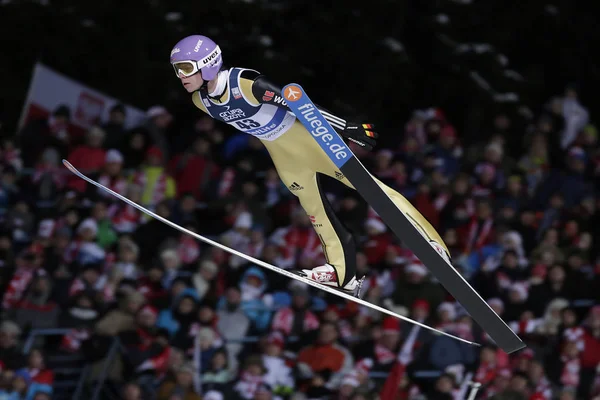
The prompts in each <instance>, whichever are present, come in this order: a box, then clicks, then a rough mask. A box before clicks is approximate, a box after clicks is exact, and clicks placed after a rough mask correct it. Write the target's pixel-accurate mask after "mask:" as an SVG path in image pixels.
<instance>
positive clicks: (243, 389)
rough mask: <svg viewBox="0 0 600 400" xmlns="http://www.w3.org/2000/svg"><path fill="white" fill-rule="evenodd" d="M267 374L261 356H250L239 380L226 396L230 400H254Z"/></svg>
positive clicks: (245, 362)
mask: <svg viewBox="0 0 600 400" xmlns="http://www.w3.org/2000/svg"><path fill="white" fill-rule="evenodd" d="M265 373H266V370H265V367H264V364H263V362H262V359H261V358H260V356H250V357H248V358H246V359H245V360H244V364H243V367H242V370H241V372H240V376H239V380H238V381H237V382H235V384H234V386H233V390H232V391H231V393H230V394H229V395H227V396H226V398H228V399H230V398H231V399H236V400H237V399H240V400H242V399H253V398H255V395H256V394H257V392H258V391H259V389H260V388H261V386H262V385H264V375H265Z"/></svg>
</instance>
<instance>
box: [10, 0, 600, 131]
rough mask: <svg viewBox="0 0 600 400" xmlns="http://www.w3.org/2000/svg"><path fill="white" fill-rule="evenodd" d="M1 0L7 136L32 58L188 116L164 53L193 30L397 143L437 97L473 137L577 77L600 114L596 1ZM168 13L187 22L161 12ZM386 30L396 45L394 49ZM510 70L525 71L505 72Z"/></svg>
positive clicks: (234, 58) (243, 63)
mask: <svg viewBox="0 0 600 400" xmlns="http://www.w3.org/2000/svg"><path fill="white" fill-rule="evenodd" d="M4 3H7V4H4V5H0V43H1V48H2V53H1V54H2V55H1V56H0V90H1V93H2V96H1V97H0V101H1V104H0V107H2V109H3V114H4V117H3V118H4V120H5V124H6V126H7V129H5V131H7V133H10V132H11V129H14V126H15V125H16V122H17V120H18V117H19V114H20V111H21V107H22V105H23V101H24V99H25V95H26V92H27V87H28V84H29V80H30V77H31V72H32V68H33V65H34V64H35V62H36V61H38V60H39V61H42V62H43V63H45V64H47V65H48V66H50V67H52V68H54V69H56V70H58V71H59V72H62V73H64V74H66V75H69V76H71V77H73V78H75V79H77V80H80V81H82V82H85V83H87V84H88V85H90V86H92V87H94V88H95V89H98V90H100V91H103V92H105V93H107V94H109V95H111V96H114V97H117V98H121V99H122V100H123V101H125V102H128V103H131V104H133V105H136V106H138V107H141V108H144V109H145V108H147V107H149V106H151V105H153V104H164V105H165V106H167V107H169V108H170V109H171V110H172V111H174V112H175V113H176V114H179V115H180V116H181V117H185V116H186V115H192V113H195V110H194V109H193V107H192V106H191V103H190V102H189V97H188V96H187V95H186V93H185V92H184V91H183V90H181V88H180V86H179V84H178V82H177V80H176V79H175V77H174V76H173V73H172V69H171V67H170V66H169V64H168V57H169V53H170V50H171V48H172V46H173V45H174V44H175V43H176V42H177V41H178V40H179V39H181V38H182V37H184V36H187V35H190V34H195V33H200V34H205V35H207V36H211V37H212V38H214V39H215V40H216V41H217V42H218V43H219V44H220V46H221V48H222V49H223V51H224V58H225V62H226V63H227V64H228V65H230V66H240V67H246V68H252V69H256V70H259V71H261V72H263V73H265V74H267V75H269V76H270V77H271V78H272V79H274V80H275V81H278V82H279V83H281V84H282V85H284V84H286V83H289V82H292V81H295V82H299V83H301V84H302V85H303V86H304V87H305V88H306V90H307V91H308V92H309V94H310V95H311V97H312V98H313V99H314V100H315V101H316V102H318V103H320V104H323V105H324V106H326V107H328V108H330V109H331V110H332V111H334V112H337V113H339V114H340V115H343V116H345V117H347V118H349V119H353V120H358V119H368V120H369V121H370V122H375V123H377V124H379V125H380V126H382V128H383V133H384V136H385V138H386V139H384V140H389V141H393V140H396V138H398V134H400V133H401V129H402V126H403V125H404V123H405V121H406V118H407V116H408V115H409V113H410V112H411V111H412V110H414V109H415V108H419V107H430V106H439V107H441V108H443V109H444V110H446V113H447V114H448V115H449V117H450V119H451V121H452V122H453V124H455V125H456V126H457V127H458V128H459V131H460V132H461V136H463V137H464V138H465V140H469V138H476V137H478V135H480V132H482V131H484V130H485V124H486V123H488V122H489V121H490V117H491V116H493V115H494V113H497V112H507V113H509V114H510V115H514V116H515V118H516V119H520V117H516V116H517V115H519V114H518V112H517V110H519V108H520V107H523V106H527V107H530V108H531V109H532V110H533V111H534V112H536V111H537V108H538V107H539V106H540V105H541V103H542V102H543V101H545V100H547V99H548V98H549V96H551V95H558V94H560V93H561V92H562V90H563V88H564V87H565V85H566V84H568V83H577V84H578V85H579V88H580V90H581V96H582V99H583V103H584V105H586V106H587V107H588V108H590V111H591V113H592V117H593V116H594V115H597V114H598V112H599V111H600V104H599V103H600V102H599V100H598V99H597V96H596V94H597V93H598V89H599V87H598V86H599V83H598V82H599V80H600V69H599V65H598V61H597V59H598V57H597V54H596V53H597V51H598V48H600V33H599V29H598V26H597V25H596V18H595V16H596V15H600V13H599V12H598V8H599V7H600V6H599V5H597V4H594V3H593V2H589V3H587V4H586V3H584V2H582V1H567V0H553V1H552V2H546V1H539V0H531V1H527V2H522V1H512V0H485V1H482V0H473V2H472V3H471V4H463V1H462V0H438V1H429V0H411V1H391V0H372V1H369V2H364V1H357V0H346V1H341V0H335V1H331V2H327V4H320V3H325V2H316V1H314V0H313V1H308V0H288V1H280V0H276V1H258V0H254V1H253V2H251V3H247V2H244V1H214V2H209V1H190V2H167V1H161V0H150V1H148V0H146V1H142V0H126V1H124V0H121V1H115V0H103V1H80V0H63V1H52V0H48V3H49V4H48V5H41V4H40V2H39V1H15V0H13V1H11V2H7V1H6V0H4ZM167 4H169V5H167ZM168 13H179V15H180V16H181V18H180V19H179V20H177V21H167V20H166V19H165V16H166V15H167V14H168ZM440 21H441V22H440ZM444 21H446V22H445V23H444ZM390 39H393V40H395V41H397V43H400V44H401V47H400V49H401V50H400V51H394V50H393V48H392V47H390V45H389V42H390V41H391V40H390ZM473 43H480V44H489V45H491V47H488V50H486V51H485V52H483V53H476V52H473V51H465V49H466V47H465V46H463V47H461V46H460V45H461V44H473ZM502 59H504V60H508V62H507V63H505V64H504V65H503V63H501V62H500V60H502ZM507 69H508V70H513V71H516V72H517V73H518V74H520V76H521V77H522V79H518V80H515V79H514V78H511V77H510V76H514V74H513V75H510V74H509V76H507V75H506V73H505V72H506V70H507ZM473 71H477V73H478V74H479V76H481V77H482V78H483V79H485V81H487V82H488V83H489V85H491V87H492V88H493V90H494V91H495V92H497V93H506V92H514V93H516V94H518V96H519V101H517V102H516V103H499V102H496V101H494V99H493V96H492V95H491V94H490V93H489V91H486V90H483V89H482V88H481V87H480V86H478V85H477V84H476V83H475V82H474V80H473V79H472V78H471V77H470V73H471V72H473Z"/></svg>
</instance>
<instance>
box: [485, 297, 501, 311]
mask: <svg viewBox="0 0 600 400" xmlns="http://www.w3.org/2000/svg"><path fill="white" fill-rule="evenodd" d="M487 303H488V304H489V305H490V306H496V307H500V308H502V309H503V310H504V302H503V301H502V300H500V299H499V298H498V297H494V298H492V299H489V300H488V301H487Z"/></svg>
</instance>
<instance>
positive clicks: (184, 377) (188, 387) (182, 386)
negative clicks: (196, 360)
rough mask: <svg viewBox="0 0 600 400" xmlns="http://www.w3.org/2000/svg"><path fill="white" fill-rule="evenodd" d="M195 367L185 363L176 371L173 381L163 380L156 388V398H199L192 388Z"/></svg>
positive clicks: (186, 399) (183, 399)
mask: <svg viewBox="0 0 600 400" xmlns="http://www.w3.org/2000/svg"><path fill="white" fill-rule="evenodd" d="M196 374H197V371H196V370H195V368H193V367H191V366H189V365H185V366H183V367H181V368H180V369H179V371H177V378H176V381H175V382H165V383H163V384H162V385H161V386H160V388H159V389H158V397H157V398H158V400H171V399H173V398H174V397H175V398H179V399H182V400H201V399H202V397H201V396H200V395H198V394H197V393H196V392H195V390H194V388H193V381H194V376H195V375H196Z"/></svg>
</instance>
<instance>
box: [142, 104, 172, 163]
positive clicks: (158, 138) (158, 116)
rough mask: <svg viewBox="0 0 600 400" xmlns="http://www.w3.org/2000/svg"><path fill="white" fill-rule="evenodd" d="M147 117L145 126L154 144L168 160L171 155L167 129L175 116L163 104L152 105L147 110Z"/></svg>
mask: <svg viewBox="0 0 600 400" xmlns="http://www.w3.org/2000/svg"><path fill="white" fill-rule="evenodd" d="M146 118H147V119H148V120H147V121H146V123H145V124H144V128H145V129H146V130H147V132H148V134H149V136H150V138H152V142H153V143H154V146H156V147H157V148H158V149H159V150H160V153H161V154H162V155H163V156H164V158H165V160H168V159H169V158H170V156H169V142H168V140H167V138H168V134H167V133H168V132H167V129H168V127H169V125H171V122H173V116H172V115H171V114H170V113H169V111H167V109H166V108H165V107H163V106H152V107H150V108H149V109H148V111H147V112H146Z"/></svg>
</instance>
